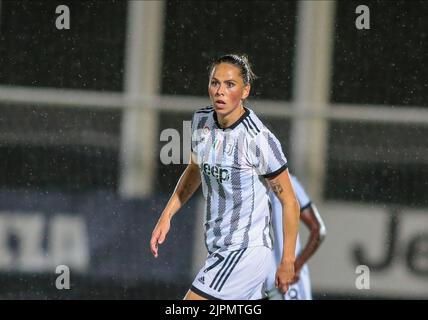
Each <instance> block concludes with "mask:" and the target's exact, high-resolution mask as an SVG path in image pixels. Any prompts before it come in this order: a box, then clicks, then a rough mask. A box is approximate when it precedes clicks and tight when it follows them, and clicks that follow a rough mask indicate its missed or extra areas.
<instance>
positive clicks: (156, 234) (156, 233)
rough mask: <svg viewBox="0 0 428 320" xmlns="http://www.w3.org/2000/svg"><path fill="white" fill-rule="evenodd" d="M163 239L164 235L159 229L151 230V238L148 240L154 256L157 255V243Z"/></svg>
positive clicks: (160, 242)
mask: <svg viewBox="0 0 428 320" xmlns="http://www.w3.org/2000/svg"><path fill="white" fill-rule="evenodd" d="M164 241H165V235H164V234H163V233H162V232H161V231H160V230H155V231H153V234H152V239H151V240H150V249H151V251H152V254H153V256H154V257H155V258H157V257H158V244H162V242H164Z"/></svg>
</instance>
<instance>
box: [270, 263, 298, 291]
mask: <svg viewBox="0 0 428 320" xmlns="http://www.w3.org/2000/svg"><path fill="white" fill-rule="evenodd" d="M293 279H294V262H282V263H281V264H280V265H279V266H278V270H277V271H276V275H275V286H276V287H277V288H278V290H279V291H281V293H283V294H285V293H286V292H287V290H288V287H289V285H290V284H291V283H292V281H293Z"/></svg>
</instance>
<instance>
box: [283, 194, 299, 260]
mask: <svg viewBox="0 0 428 320" xmlns="http://www.w3.org/2000/svg"><path fill="white" fill-rule="evenodd" d="M299 215H300V209H299V203H298V202H297V201H289V202H288V206H285V205H283V209H282V217H283V219H282V221H283V225H282V228H283V237H284V238H283V240H284V246H283V252H282V261H281V262H285V261H287V262H291V261H293V262H294V260H295V249H296V240H297V234H298V232H299V219H300V218H299Z"/></svg>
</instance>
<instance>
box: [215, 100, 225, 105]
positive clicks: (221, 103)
mask: <svg viewBox="0 0 428 320" xmlns="http://www.w3.org/2000/svg"><path fill="white" fill-rule="evenodd" d="M215 103H216V104H218V105H224V104H226V102H224V101H223V100H216V101H215Z"/></svg>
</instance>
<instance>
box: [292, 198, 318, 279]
mask: <svg viewBox="0 0 428 320" xmlns="http://www.w3.org/2000/svg"><path fill="white" fill-rule="evenodd" d="M300 220H302V221H303V222H304V224H305V225H306V227H307V228H308V230H309V232H310V234H309V238H308V241H307V243H306V245H305V247H304V248H303V249H302V250H301V252H300V254H299V255H298V256H297V257H296V262H295V264H294V268H295V272H296V275H295V278H294V281H293V283H295V282H297V281H299V274H300V270H301V269H302V267H303V265H304V264H305V263H306V262H307V261H308V260H309V258H310V257H312V255H314V253H315V252H316V251H317V249H318V247H319V246H320V245H321V243H322V242H323V240H324V238H325V235H326V228H325V224H324V221H323V220H322V218H321V215H320V214H319V212H318V210H317V208H316V206H315V205H314V204H313V203H311V204H310V205H309V206H307V207H306V208H304V209H303V210H302V211H300Z"/></svg>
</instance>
